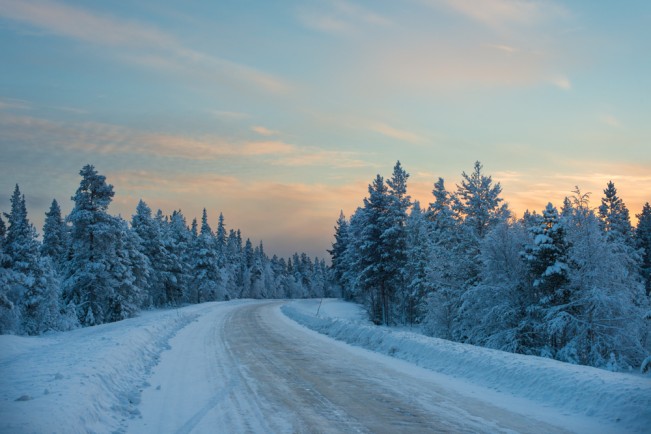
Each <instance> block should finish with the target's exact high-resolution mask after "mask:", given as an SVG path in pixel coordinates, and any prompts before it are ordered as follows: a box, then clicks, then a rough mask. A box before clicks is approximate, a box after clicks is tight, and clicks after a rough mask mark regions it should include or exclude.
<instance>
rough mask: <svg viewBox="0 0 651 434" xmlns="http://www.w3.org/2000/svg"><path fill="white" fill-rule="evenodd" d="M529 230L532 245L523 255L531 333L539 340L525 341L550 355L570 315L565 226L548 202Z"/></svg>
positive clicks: (557, 346)
mask: <svg viewBox="0 0 651 434" xmlns="http://www.w3.org/2000/svg"><path fill="white" fill-rule="evenodd" d="M531 234H532V237H533V245H529V246H526V248H525V253H524V257H523V258H524V260H525V262H526V264H527V267H528V269H529V273H530V275H531V280H532V284H531V288H532V289H531V290H532V293H533V298H534V300H535V303H534V305H533V306H532V307H531V308H530V311H531V313H532V315H533V318H532V321H533V328H534V332H533V333H532V334H534V335H535V334H538V335H539V337H540V340H539V341H537V342H533V341H532V342H529V343H528V345H530V346H531V347H538V348H543V347H544V348H545V349H544V352H548V354H549V355H551V356H554V355H555V354H556V352H557V351H558V350H559V349H561V348H562V347H563V346H564V345H565V342H566V338H567V336H566V334H565V329H564V325H565V324H566V322H567V318H568V315H570V313H568V312H567V305H568V303H569V297H570V292H569V286H568V283H569V277H568V275H569V265H568V262H569V258H568V248H569V245H568V242H567V238H566V229H565V226H564V224H563V222H562V221H561V220H560V218H559V215H558V210H557V209H556V208H555V207H554V206H553V205H552V204H551V203H548V204H547V207H546V208H545V209H544V210H543V213H542V222H541V224H540V225H539V226H538V227H534V228H533V229H532V230H531ZM536 329H537V330H538V332H537V333H536V332H535V330H536Z"/></svg>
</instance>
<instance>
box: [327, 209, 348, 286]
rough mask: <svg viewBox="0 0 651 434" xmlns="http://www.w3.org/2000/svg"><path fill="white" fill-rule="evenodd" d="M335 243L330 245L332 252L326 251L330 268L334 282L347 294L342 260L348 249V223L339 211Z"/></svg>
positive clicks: (344, 263) (344, 262) (344, 268)
mask: <svg viewBox="0 0 651 434" xmlns="http://www.w3.org/2000/svg"><path fill="white" fill-rule="evenodd" d="M334 238H335V241H334V243H332V250H328V253H329V254H330V258H331V264H332V265H331V267H332V270H333V272H334V277H335V282H336V284H337V285H339V287H340V288H342V292H343V294H347V291H345V290H343V289H344V273H345V271H346V268H347V263H346V261H345V259H344V254H345V252H346V248H347V247H348V222H347V221H346V217H345V216H344V212H343V211H340V213H339V218H338V219H337V224H336V225H335V234H334Z"/></svg>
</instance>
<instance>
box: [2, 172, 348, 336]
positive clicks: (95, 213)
mask: <svg viewBox="0 0 651 434" xmlns="http://www.w3.org/2000/svg"><path fill="white" fill-rule="evenodd" d="M80 175H81V177H82V179H81V183H80V185H79V188H78V189H77V192H76V194H75V195H74V196H73V197H72V200H73V201H74V208H73V209H72V211H71V213H70V215H68V216H67V217H65V218H64V217H63V216H62V215H61V209H60V207H59V204H58V203H57V201H56V200H53V201H52V205H51V207H50V209H49V211H48V212H47V213H46V218H45V222H44V226H43V237H42V241H39V240H38V238H37V233H36V229H35V228H34V226H33V225H32V224H31V223H30V221H29V219H28V218H27V208H26V206H25V197H24V195H23V194H21V192H20V189H19V187H18V185H16V188H15V190H14V192H13V195H12V196H11V201H10V202H11V210H10V212H9V213H5V218H6V220H7V223H6V224H5V222H4V220H3V219H2V218H0V333H15V334H30V335H37V334H41V333H43V332H47V331H50V330H68V329H71V328H75V327H79V326H92V325H96V324H102V323H107V322H113V321H119V320H122V319H124V318H129V317H132V316H134V315H135V314H136V313H137V312H138V311H139V310H140V309H143V308H151V307H166V306H179V305H182V304H187V303H202V302H206V301H220V300H229V299H233V298H301V297H322V296H333V295H336V294H334V293H332V292H331V290H332V285H331V278H330V277H329V276H330V271H329V268H328V267H327V266H326V264H325V261H324V260H323V259H314V260H312V259H310V258H309V257H308V256H307V255H306V254H305V253H302V254H298V253H296V254H294V255H293V256H292V257H291V258H289V259H287V260H285V259H283V258H278V257H277V256H275V255H274V256H273V257H271V258H269V256H267V254H266V253H265V251H264V248H263V244H262V242H260V244H259V245H257V246H255V247H254V246H253V244H252V243H251V241H250V240H249V239H246V241H243V238H242V235H241V233H240V231H239V230H233V229H230V230H229V231H227V230H226V226H225V224H224V217H223V215H221V214H220V216H219V221H218V225H217V228H216V230H214V231H213V229H212V228H211V227H210V225H209V224H208V216H207V213H206V210H205V209H204V211H203V216H202V218H201V222H200V223H199V222H197V221H196V219H195V220H193V221H192V223H191V224H190V226H188V224H187V222H186V219H185V217H184V215H183V214H182V212H181V211H174V212H173V213H172V215H170V216H166V215H164V214H163V212H162V211H160V210H158V211H157V212H156V213H155V214H153V213H152V211H151V209H150V208H149V207H148V206H147V204H146V203H145V202H143V201H142V200H141V201H140V203H138V206H137V208H136V211H135V214H134V215H133V217H132V220H131V223H130V224H129V223H127V222H126V221H125V220H124V219H122V218H121V217H119V216H113V215H110V214H109V213H108V207H109V204H110V203H111V201H112V200H113V196H114V194H115V193H114V191H113V186H112V185H110V184H107V183H106V179H105V177H104V176H102V175H100V174H98V173H97V171H96V170H95V168H94V167H93V166H91V165H87V166H85V167H84V168H83V169H82V170H81V172H80Z"/></svg>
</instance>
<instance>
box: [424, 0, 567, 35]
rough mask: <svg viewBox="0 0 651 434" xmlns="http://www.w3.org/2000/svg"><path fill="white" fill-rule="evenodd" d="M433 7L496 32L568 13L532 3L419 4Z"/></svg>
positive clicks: (437, 0) (453, 0)
mask: <svg viewBox="0 0 651 434" xmlns="http://www.w3.org/2000/svg"><path fill="white" fill-rule="evenodd" d="M422 1H423V2H424V3H426V4H429V5H431V6H434V7H441V6H443V7H447V8H449V9H451V10H454V11H455V12H457V13H460V14H462V15H463V16H465V17H467V18H469V19H472V20H474V21H476V22H479V23H482V24H484V25H486V26H488V27H491V28H495V29H503V28H504V27H505V26H508V25H514V24H515V25H532V24H535V23H536V22H539V21H540V20H542V19H545V18H548V17H552V16H566V15H567V13H568V12H567V10H566V9H565V8H563V7H562V6H560V5H557V4H555V3H553V2H551V1H544V2H543V1H534V0H482V1H475V0H422Z"/></svg>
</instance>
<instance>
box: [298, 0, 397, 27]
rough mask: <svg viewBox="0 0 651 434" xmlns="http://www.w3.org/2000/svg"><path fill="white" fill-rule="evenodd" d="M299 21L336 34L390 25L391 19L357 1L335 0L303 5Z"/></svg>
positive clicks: (299, 13)
mask: <svg viewBox="0 0 651 434" xmlns="http://www.w3.org/2000/svg"><path fill="white" fill-rule="evenodd" d="M298 19H299V21H300V22H301V23H302V24H303V25H304V26H306V27H308V28H311V29H314V30H318V31H322V32H327V33H334V34H346V33H354V32H357V31H359V30H361V29H362V28H363V27H366V26H389V25H391V24H392V23H391V20H389V19H388V18H386V17H384V16H382V15H380V14H378V13H376V12H374V11H372V10H370V9H368V8H365V7H363V6H360V5H358V4H356V3H353V2H350V1H345V0H335V1H329V2H320V3H319V4H317V5H311V6H310V7H306V6H302V7H301V8H300V9H299V12H298Z"/></svg>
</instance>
